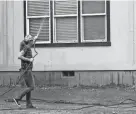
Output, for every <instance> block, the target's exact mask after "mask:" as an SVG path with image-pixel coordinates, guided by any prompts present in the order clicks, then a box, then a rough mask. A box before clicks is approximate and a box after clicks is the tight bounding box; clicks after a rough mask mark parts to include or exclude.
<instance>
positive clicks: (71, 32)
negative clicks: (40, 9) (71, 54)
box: [54, 0, 77, 42]
mask: <svg viewBox="0 0 136 114" xmlns="http://www.w3.org/2000/svg"><path fill="white" fill-rule="evenodd" d="M54 14H55V15H65V17H55V20H56V21H55V22H56V24H55V25H56V26H55V28H56V33H55V35H56V41H57V42H59V41H60V42H61V41H63V42H73V41H77V0H65V1H54ZM67 15H72V16H69V17H67Z"/></svg>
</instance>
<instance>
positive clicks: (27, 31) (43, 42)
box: [25, 0, 51, 44]
mask: <svg viewBox="0 0 136 114" xmlns="http://www.w3.org/2000/svg"><path fill="white" fill-rule="evenodd" d="M27 1H28V0H26V3H25V7H26V11H25V12H26V14H25V16H26V18H25V20H26V26H27V27H26V34H29V20H30V19H43V18H48V19H49V41H43V40H42V41H36V44H50V43H51V21H50V18H51V16H50V14H51V13H50V12H51V9H50V5H51V4H50V0H48V1H49V15H44V16H28V12H27V11H28V10H27ZM39 28H40V26H39ZM37 32H38V31H37Z"/></svg>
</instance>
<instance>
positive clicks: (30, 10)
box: [26, 0, 51, 43]
mask: <svg viewBox="0 0 136 114" xmlns="http://www.w3.org/2000/svg"><path fill="white" fill-rule="evenodd" d="M26 5H27V6H26V9H27V13H26V24H27V34H31V35H32V36H36V35H37V33H38V30H39V28H40V26H42V29H41V31H40V34H39V37H38V42H41V41H42V42H44V43H50V42H51V39H50V1H49V0H46V1H27V2H26ZM42 23H43V25H41V24H42Z"/></svg>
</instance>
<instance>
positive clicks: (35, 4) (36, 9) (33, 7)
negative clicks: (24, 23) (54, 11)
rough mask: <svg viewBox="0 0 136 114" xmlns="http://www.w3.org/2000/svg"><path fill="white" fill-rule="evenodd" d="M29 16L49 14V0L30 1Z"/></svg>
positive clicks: (28, 6)
mask: <svg viewBox="0 0 136 114" xmlns="http://www.w3.org/2000/svg"><path fill="white" fill-rule="evenodd" d="M27 9H28V12H27V15H28V16H44V15H49V0H46V1H44V0H43V1H28V2H27Z"/></svg>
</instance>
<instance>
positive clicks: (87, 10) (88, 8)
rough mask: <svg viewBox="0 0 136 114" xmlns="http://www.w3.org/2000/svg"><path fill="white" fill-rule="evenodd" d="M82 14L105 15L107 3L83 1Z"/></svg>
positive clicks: (102, 0)
mask: <svg viewBox="0 0 136 114" xmlns="http://www.w3.org/2000/svg"><path fill="white" fill-rule="evenodd" d="M82 13H83V14H92V13H105V1H104V0H98V1H84V0H83V1H82Z"/></svg>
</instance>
